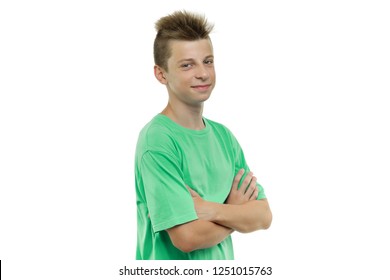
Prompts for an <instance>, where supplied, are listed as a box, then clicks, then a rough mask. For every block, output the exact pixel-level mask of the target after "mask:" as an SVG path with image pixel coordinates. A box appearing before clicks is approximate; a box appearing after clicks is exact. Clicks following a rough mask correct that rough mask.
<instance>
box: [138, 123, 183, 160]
mask: <svg viewBox="0 0 390 280" xmlns="http://www.w3.org/2000/svg"><path fill="white" fill-rule="evenodd" d="M175 142H176V140H175V133H174V131H173V130H172V129H171V128H170V126H169V123H167V122H166V120H165V119H164V118H162V117H161V116H160V115H157V116H155V117H154V118H153V119H152V120H151V121H149V122H148V123H147V124H146V125H145V126H144V127H143V128H142V129H141V131H140V133H139V136H138V142H137V153H141V154H143V153H144V152H146V151H157V152H170V153H171V152H172V150H175Z"/></svg>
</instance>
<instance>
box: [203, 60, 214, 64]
mask: <svg viewBox="0 0 390 280" xmlns="http://www.w3.org/2000/svg"><path fill="white" fill-rule="evenodd" d="M204 63H205V64H213V63H214V60H213V59H207V60H205V61H204Z"/></svg>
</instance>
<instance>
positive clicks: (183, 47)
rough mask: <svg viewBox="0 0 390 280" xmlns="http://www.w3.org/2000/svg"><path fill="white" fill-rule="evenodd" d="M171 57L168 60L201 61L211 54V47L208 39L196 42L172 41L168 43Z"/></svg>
mask: <svg viewBox="0 0 390 280" xmlns="http://www.w3.org/2000/svg"><path fill="white" fill-rule="evenodd" d="M170 48H171V57H170V58H169V60H171V61H178V60H182V59H203V58H205V57H206V56H209V55H212V54H213V47H212V44H211V41H210V40H209V39H201V40H196V41H181V40H172V41H171V42H170Z"/></svg>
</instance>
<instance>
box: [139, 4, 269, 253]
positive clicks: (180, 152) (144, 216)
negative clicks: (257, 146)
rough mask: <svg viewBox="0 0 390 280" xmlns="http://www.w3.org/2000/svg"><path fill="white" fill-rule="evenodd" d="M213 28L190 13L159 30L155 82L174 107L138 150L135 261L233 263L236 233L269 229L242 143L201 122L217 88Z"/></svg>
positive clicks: (165, 20)
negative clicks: (206, 105) (211, 34)
mask: <svg viewBox="0 0 390 280" xmlns="http://www.w3.org/2000/svg"><path fill="white" fill-rule="evenodd" d="M212 28H213V27H212V25H210V24H208V22H207V20H206V19H205V18H204V17H203V16H200V15H197V14H193V13H189V12H185V11H179V12H175V13H173V14H171V15H168V16H166V17H162V18H161V19H160V20H158V21H157V23H156V30H157V35H156V38H155V41H154V59H155V66H154V74H155V77H156V78H157V80H158V81H159V82H160V83H161V84H163V85H165V86H166V88H167V91H168V96H169V100H168V105H167V106H166V107H165V109H163V111H162V112H161V113H159V114H158V115H156V116H155V117H154V118H153V119H152V120H151V121H150V122H149V123H148V124H147V125H146V126H145V127H144V128H143V129H142V131H141V132H140V135H139V139H138V143H137V148H136V159H135V183H136V196H137V222H138V229H137V231H138V232H137V234H138V237H137V252H136V258H137V259H142V260H145V259H171V260H179V259H184V260H211V259H219V260H223V259H234V254H233V244H232V239H231V233H232V232H233V231H239V232H252V231H255V230H259V229H267V228H268V227H269V226H270V224H271V220H272V214H271V211H270V208H269V205H268V202H267V199H266V197H265V194H264V190H263V188H262V186H261V185H260V184H258V183H257V182H256V180H257V179H256V177H255V176H254V175H253V173H252V172H250V171H249V167H248V165H247V164H246V161H245V158H244V154H243V152H242V150H241V147H240V145H239V143H238V142H237V140H236V138H235V137H234V136H233V134H232V133H231V132H230V131H229V130H228V129H227V128H226V127H225V126H223V125H221V124H219V123H216V122H214V121H211V120H209V119H206V118H204V117H203V115H202V113H203V104H204V102H205V101H206V100H207V99H208V98H209V97H210V94H211V92H212V90H213V88H214V86H215V70H214V55H213V47H212V44H211V40H210V37H209V33H210V32H211V30H212Z"/></svg>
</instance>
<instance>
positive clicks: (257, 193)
mask: <svg viewBox="0 0 390 280" xmlns="http://www.w3.org/2000/svg"><path fill="white" fill-rule="evenodd" d="M258 195H259V189H258V188H257V187H256V189H255V191H254V192H253V193H252V195H251V197H250V198H249V200H256V199H257V196H258Z"/></svg>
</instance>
